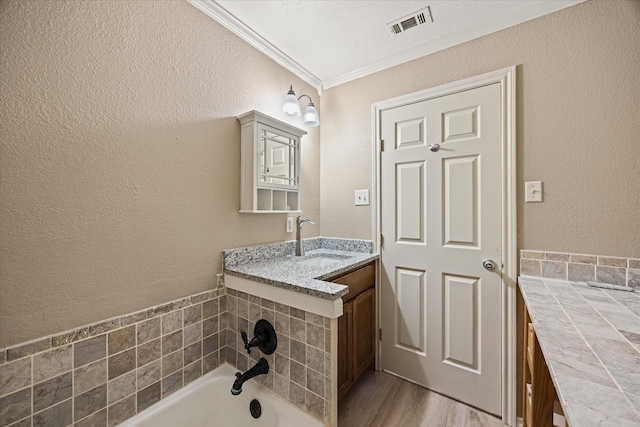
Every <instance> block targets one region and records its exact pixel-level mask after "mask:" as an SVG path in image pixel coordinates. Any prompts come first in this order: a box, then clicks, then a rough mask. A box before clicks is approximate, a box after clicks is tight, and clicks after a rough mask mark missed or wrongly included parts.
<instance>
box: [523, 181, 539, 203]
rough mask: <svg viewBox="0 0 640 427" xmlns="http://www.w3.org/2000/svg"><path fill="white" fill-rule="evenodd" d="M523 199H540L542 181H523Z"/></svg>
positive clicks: (530, 200) (526, 200)
mask: <svg viewBox="0 0 640 427" xmlns="http://www.w3.org/2000/svg"><path fill="white" fill-rule="evenodd" d="M524 201H525V202H541V201H542V181H527V182H525V183H524Z"/></svg>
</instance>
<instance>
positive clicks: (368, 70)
mask: <svg viewBox="0 0 640 427" xmlns="http://www.w3.org/2000/svg"><path fill="white" fill-rule="evenodd" d="M187 1H188V2H189V3H191V4H192V5H193V6H194V7H196V8H198V9H199V10H201V11H202V12H204V13H206V14H207V15H208V16H210V17H211V18H213V19H214V20H216V21H217V22H219V23H220V24H221V25H223V26H224V27H225V28H227V29H228V30H230V31H231V32H233V33H234V34H236V35H237V36H239V37H240V38H242V39H243V40H244V41H246V42H247V43H249V44H250V45H251V46H253V47H255V48H256V49H258V50H259V51H260V52H262V53H264V54H265V55H267V56H268V57H269V58H271V59H273V60H274V61H276V62H277V63H278V64H280V65H281V66H282V67H284V68H285V69H287V70H289V71H290V72H292V73H293V74H294V75H296V76H298V77H299V78H300V79H302V80H303V81H305V82H306V83H308V84H310V85H311V86H313V87H315V88H316V89H317V91H318V94H319V95H322V92H323V90H325V89H328V88H331V87H334V86H338V85H341V84H344V83H347V82H350V81H352V80H356V79H359V78H361V77H365V76H368V75H370V74H373V73H377V72H379V71H383V70H386V69H388V68H391V67H395V66H396V65H400V64H403V63H405V62H409V61H412V60H414V59H418V58H421V57H423V56H427V55H430V54H432V53H435V52H438V51H441V50H444V49H447V48H450V47H452V46H455V45H458V44H461V43H465V42H467V41H470V40H474V39H477V38H479V37H482V36H486V35H488V34H491V33H495V32H497V31H500V30H504V29H505V28H508V27H512V26H514V25H518V24H521V23H523V22H526V21H530V20H532V19H536V18H539V17H541V16H544V15H547V14H549V13H553V12H557V11H558V10H561V9H564V8H567V7H570V6H574V5H576V4H579V3H582V2H584V1H586V0H554V1H548V0H537V1H532V2H528V3H526V4H524V5H522V6H521V7H518V8H516V9H513V10H510V11H508V12H505V13H503V14H501V15H497V16H494V17H492V18H490V19H487V20H485V21H482V22H479V23H477V24H476V25H473V26H471V27H467V28H463V29H460V30H457V31H454V32H451V33H449V34H445V35H443V36H442V37H439V38H437V39H434V40H430V41H428V42H425V43H422V44H420V45H417V46H414V47H412V48H410V49H407V50H404V51H401V52H397V53H395V54H393V55H390V56H388V57H386V58H382V59H380V60H378V61H374V62H372V63H369V64H366V65H364V66H362V67H359V68H356V69H353V70H350V71H348V72H346V73H343V74H339V75H337V76H334V77H330V78H328V79H324V80H321V79H320V78H319V77H317V76H316V75H314V74H313V73H311V72H310V71H309V70H307V69H306V68H304V67H303V66H302V65H300V64H299V63H298V62H296V61H294V60H293V59H292V58H290V57H289V56H287V55H286V54H285V53H284V52H282V51H281V50H280V49H278V48H277V47H275V46H274V45H273V44H271V43H270V42H268V41H267V40H266V39H264V38H263V37H262V36H261V35H260V34H258V33H256V32H255V31H253V30H252V29H251V28H249V27H248V26H247V25H246V24H245V23H244V22H242V21H240V20H239V19H238V18H236V17H235V16H234V15H233V14H231V13H229V12H228V11H227V10H226V9H224V8H223V7H222V6H220V5H219V4H218V3H216V1H215V0H187Z"/></svg>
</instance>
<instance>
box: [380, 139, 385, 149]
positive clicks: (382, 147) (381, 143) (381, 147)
mask: <svg viewBox="0 0 640 427" xmlns="http://www.w3.org/2000/svg"><path fill="white" fill-rule="evenodd" d="M380 151H381V152H382V151H384V139H381V140H380Z"/></svg>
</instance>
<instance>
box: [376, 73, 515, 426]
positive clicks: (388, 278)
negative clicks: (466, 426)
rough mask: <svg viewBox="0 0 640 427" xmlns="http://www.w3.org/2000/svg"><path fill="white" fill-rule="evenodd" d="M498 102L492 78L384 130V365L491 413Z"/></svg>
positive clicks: (498, 387) (496, 393)
mask: <svg viewBox="0 0 640 427" xmlns="http://www.w3.org/2000/svg"><path fill="white" fill-rule="evenodd" d="M500 97H501V89H500V85H499V84H497V83H496V84H491V85H488V86H483V87H480V88H475V89H471V90H467V91H464V92H459V93H454V94H451V95H446V96H441V97H438V98H434V99H429V100H426V101H422V102H418V103H414V104H410V105H406V106H402V107H398V108H393V109H389V110H384V111H383V112H382V115H381V130H380V132H381V137H382V139H383V140H384V151H383V153H382V154H381V192H380V194H381V196H380V197H381V200H380V203H381V231H382V236H383V244H382V247H381V280H380V284H381V297H382V298H381V303H380V304H381V311H380V313H381V320H380V325H381V330H382V337H381V341H382V342H381V362H382V365H381V367H382V369H384V370H386V371H389V372H391V373H394V374H397V375H399V376H401V377H404V378H407V379H409V380H411V381H414V382H416V383H419V384H422V385H424V386H426V387H429V388H431V389H433V390H436V391H438V392H441V393H443V394H446V395H449V396H451V397H453V398H455V399H458V400H461V401H463V402H467V403H469V404H470V405H473V406H475V407H478V408H480V409H483V410H485V411H487V412H490V413H493V414H496V415H500V414H501V412H502V396H501V392H502V365H501V363H502V357H501V355H502V354H501V352H502V348H501V339H502V313H503V310H502V304H501V295H502V293H501V292H502V288H501V286H502V282H501V273H500V270H501V259H502V248H501V242H502V228H501V225H502V224H501V207H502V196H501V195H502V188H501V186H502V167H501V142H502V135H503V129H502V120H501V111H500V109H501V98H500ZM485 260H492V261H494V263H495V265H496V268H495V269H494V270H492V271H490V270H487V269H486V268H484V267H483V261H485Z"/></svg>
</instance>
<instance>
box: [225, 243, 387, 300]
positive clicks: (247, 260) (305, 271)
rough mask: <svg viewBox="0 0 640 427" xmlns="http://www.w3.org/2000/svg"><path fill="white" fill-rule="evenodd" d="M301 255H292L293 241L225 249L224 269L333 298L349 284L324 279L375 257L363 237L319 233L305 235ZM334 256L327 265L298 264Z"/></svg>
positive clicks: (268, 282)
mask: <svg viewBox="0 0 640 427" xmlns="http://www.w3.org/2000/svg"><path fill="white" fill-rule="evenodd" d="M305 247H306V248H307V250H306V252H305V256H304V257H297V256H295V255H293V253H294V251H295V242H282V243H276V244H269V245H260V246H253V247H248V248H239V249H232V250H228V251H224V273H225V274H228V275H230V276H235V277H240V278H243V279H248V280H253V281H255V282H259V283H264V284H267V285H271V286H275V287H278V288H282V289H287V290H292V291H294V292H299V293H303V294H306V295H311V296H315V297H318V298H323V299H327V300H336V299H338V298H340V297H342V296H344V295H346V294H347V293H349V288H348V287H347V286H344V285H339V284H337V283H331V282H325V280H327V279H330V278H333V277H337V276H339V275H341V274H343V273H346V272H348V271H350V270H353V269H356V268H358V267H361V266H364V265H366V264H368V263H370V262H372V261H375V260H376V259H378V254H376V253H372V252H371V248H372V243H371V242H370V241H366V240H353V239H333V238H324V237H318V238H313V239H305ZM317 257H325V258H332V259H335V260H336V262H332V263H330V264H329V265H326V266H313V265H305V264H301V263H300V262H301V261H306V260H309V259H312V258H317Z"/></svg>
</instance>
